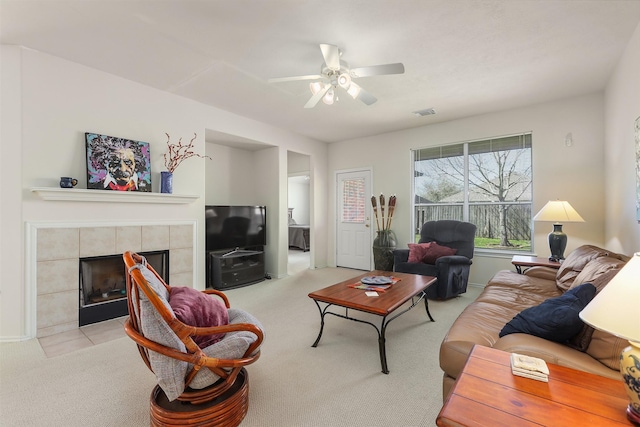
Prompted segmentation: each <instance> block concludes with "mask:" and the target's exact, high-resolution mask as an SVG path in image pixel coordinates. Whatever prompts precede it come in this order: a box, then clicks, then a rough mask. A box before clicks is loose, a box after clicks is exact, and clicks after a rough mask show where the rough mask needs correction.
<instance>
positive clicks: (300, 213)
mask: <svg viewBox="0 0 640 427" xmlns="http://www.w3.org/2000/svg"><path fill="white" fill-rule="evenodd" d="M287 206H288V207H289V208H292V209H293V211H292V217H293V219H294V220H295V221H296V224H301V225H302V224H309V181H301V180H300V179H296V178H295V177H294V178H292V177H289V192H288V203H287Z"/></svg>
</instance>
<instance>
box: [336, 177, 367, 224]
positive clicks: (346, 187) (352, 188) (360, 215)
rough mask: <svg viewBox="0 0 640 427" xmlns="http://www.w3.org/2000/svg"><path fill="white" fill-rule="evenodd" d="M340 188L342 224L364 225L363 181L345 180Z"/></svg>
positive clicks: (358, 179)
mask: <svg viewBox="0 0 640 427" xmlns="http://www.w3.org/2000/svg"><path fill="white" fill-rule="evenodd" d="M342 186H343V188H342V194H343V199H342V222H351V223H364V206H365V205H364V204H365V194H364V179H362V178H357V179H347V180H344V181H342Z"/></svg>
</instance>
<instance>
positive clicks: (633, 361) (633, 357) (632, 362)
mask: <svg viewBox="0 0 640 427" xmlns="http://www.w3.org/2000/svg"><path fill="white" fill-rule="evenodd" d="M629 344H631V345H630V346H629V347H627V348H625V349H624V350H622V353H620V373H621V374H622V380H623V381H624V384H625V388H626V390H627V396H629V401H630V402H629V406H628V407H627V419H628V420H629V421H631V422H632V423H633V424H635V425H637V426H640V343H637V342H635V341H629Z"/></svg>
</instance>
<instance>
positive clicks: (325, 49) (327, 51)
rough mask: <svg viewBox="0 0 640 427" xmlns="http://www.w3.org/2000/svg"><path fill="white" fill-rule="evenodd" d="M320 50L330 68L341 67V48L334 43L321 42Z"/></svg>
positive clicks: (336, 68) (335, 69)
mask: <svg viewBox="0 0 640 427" xmlns="http://www.w3.org/2000/svg"><path fill="white" fill-rule="evenodd" d="M320 50H321V51H322V56H323V57H324V63H325V64H327V67H329V69H330V70H334V71H337V70H339V69H340V49H338V46H334V45H332V44H321V45H320Z"/></svg>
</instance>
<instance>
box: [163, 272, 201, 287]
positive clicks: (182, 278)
mask: <svg viewBox="0 0 640 427" xmlns="http://www.w3.org/2000/svg"><path fill="white" fill-rule="evenodd" d="M169 280H170V281H169V285H170V286H186V287H189V288H191V287H193V273H192V272H187V273H172V272H169ZM202 289H204V286H203V288H202Z"/></svg>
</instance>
